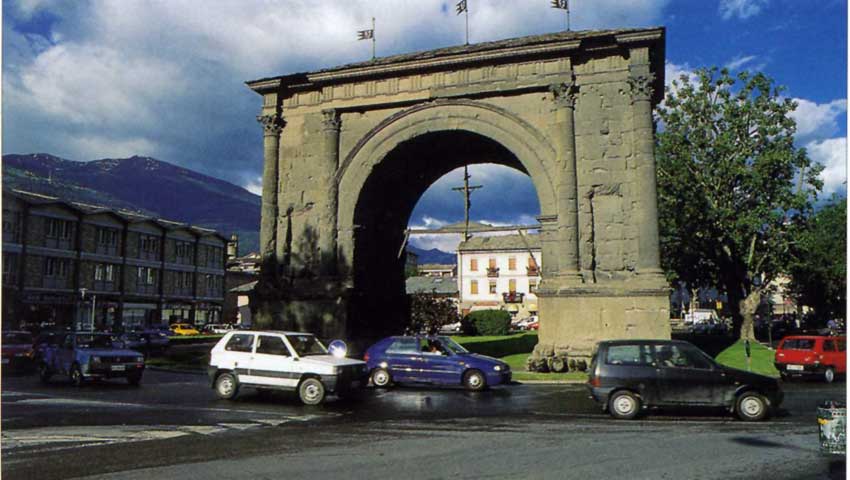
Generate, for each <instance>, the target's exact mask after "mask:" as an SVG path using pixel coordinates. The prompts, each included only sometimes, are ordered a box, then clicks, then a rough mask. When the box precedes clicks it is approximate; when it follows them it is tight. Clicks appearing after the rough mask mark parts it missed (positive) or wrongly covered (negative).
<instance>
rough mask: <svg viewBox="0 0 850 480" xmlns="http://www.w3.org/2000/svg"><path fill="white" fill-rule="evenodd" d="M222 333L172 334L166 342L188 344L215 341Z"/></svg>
mask: <svg viewBox="0 0 850 480" xmlns="http://www.w3.org/2000/svg"><path fill="white" fill-rule="evenodd" d="M223 336H224V334H222V333H217V334H214V335H172V336H170V337H168V343H169V344H171V345H190V344H193V343H215V342H217V341H219V340H220V339H221V337H223Z"/></svg>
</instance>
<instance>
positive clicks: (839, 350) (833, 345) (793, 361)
mask: <svg viewBox="0 0 850 480" xmlns="http://www.w3.org/2000/svg"><path fill="white" fill-rule="evenodd" d="M846 348H847V340H846V337H827V336H819V335H793V336H790V337H785V338H783V339H782V341H781V342H780V343H779V346H778V347H777V348H776V356H775V357H774V365H776V369H777V370H779V375H781V376H782V379H783V380H787V379H788V378H789V377H791V376H796V375H801V376H803V375H805V376H820V377H822V378H823V379H824V380H826V382H827V383H829V382H832V381H833V380H835V376H836V375H839V374H841V375H843V374H845V373H846V372H847V352H846Z"/></svg>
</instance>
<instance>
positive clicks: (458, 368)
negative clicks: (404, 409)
mask: <svg viewBox="0 0 850 480" xmlns="http://www.w3.org/2000/svg"><path fill="white" fill-rule="evenodd" d="M363 359H364V360H365V361H366V365H367V366H368V368H369V371H370V372H371V376H370V378H371V380H372V384H373V385H375V386H376V387H381V388H383V387H387V386H389V385H391V384H392V383H393V382H398V383H406V382H411V383H433V384H440V385H463V386H464V387H466V388H467V389H469V390H473V391H480V390H484V389H485V388H487V387H489V386H493V385H504V384H508V383H510V382H511V368H510V367H509V366H508V364H507V363H505V362H502V361H500V360H497V359H495V358H492V357H487V356H484V355H478V354H477V353H470V352H469V351H468V350H466V349H465V348H463V347H462V346H460V345H458V344H457V342H455V341H454V340H452V339H451V338H449V337H430V336H424V335H423V336H403V337H401V336H400V337H389V338H385V339H383V340H381V341H379V342H378V343H376V344H374V345H372V346H371V347H369V349H368V350H366V355H364V357H363Z"/></svg>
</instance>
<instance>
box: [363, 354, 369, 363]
mask: <svg viewBox="0 0 850 480" xmlns="http://www.w3.org/2000/svg"><path fill="white" fill-rule="evenodd" d="M363 361H364V362H368V361H369V352H366V353H365V354H364V355H363Z"/></svg>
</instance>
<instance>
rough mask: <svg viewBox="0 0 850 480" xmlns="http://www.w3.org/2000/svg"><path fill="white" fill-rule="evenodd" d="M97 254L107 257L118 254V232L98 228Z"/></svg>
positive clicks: (111, 229) (112, 229)
mask: <svg viewBox="0 0 850 480" xmlns="http://www.w3.org/2000/svg"><path fill="white" fill-rule="evenodd" d="M96 236H97V253H104V254H107V255H117V254H118V230H116V229H114V228H106V227H97V234H96Z"/></svg>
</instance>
